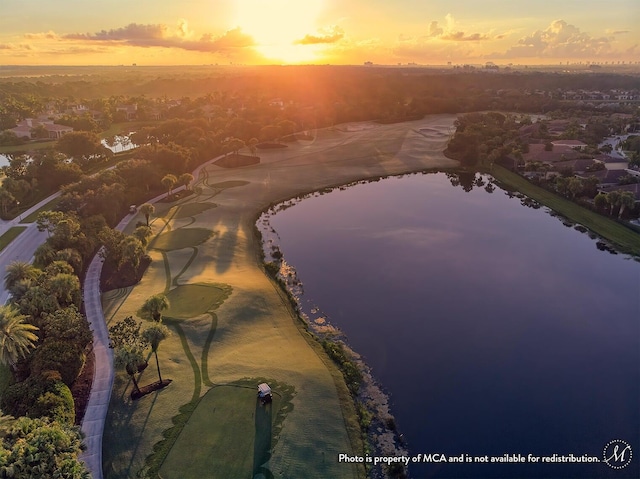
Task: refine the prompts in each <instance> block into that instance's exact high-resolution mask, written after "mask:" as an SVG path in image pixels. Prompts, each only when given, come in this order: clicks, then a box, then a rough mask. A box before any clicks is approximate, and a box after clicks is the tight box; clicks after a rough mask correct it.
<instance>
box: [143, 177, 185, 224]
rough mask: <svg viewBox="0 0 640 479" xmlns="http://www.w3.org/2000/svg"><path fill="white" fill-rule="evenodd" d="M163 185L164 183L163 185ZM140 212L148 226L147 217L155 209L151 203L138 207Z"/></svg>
mask: <svg viewBox="0 0 640 479" xmlns="http://www.w3.org/2000/svg"><path fill="white" fill-rule="evenodd" d="M192 178H193V177H192ZM163 185H164V183H163ZM140 211H141V212H142V214H143V215H144V217H145V219H146V220H147V226H149V217H150V216H151V215H152V214H153V213H155V211H156V207H155V206H153V205H152V204H151V203H145V204H143V205H142V206H140Z"/></svg>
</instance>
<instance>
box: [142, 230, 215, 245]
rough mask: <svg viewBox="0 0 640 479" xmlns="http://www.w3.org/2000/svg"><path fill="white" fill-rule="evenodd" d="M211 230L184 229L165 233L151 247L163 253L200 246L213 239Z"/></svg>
mask: <svg viewBox="0 0 640 479" xmlns="http://www.w3.org/2000/svg"><path fill="white" fill-rule="evenodd" d="M211 234H212V233H211V230H208V229H205V228H182V229H178V230H174V231H169V232H168V233H163V234H161V235H160V236H158V237H157V238H156V239H155V240H154V241H152V243H151V245H150V247H151V248H154V249H159V250H163V251H171V250H174V249H182V248H188V247H190V246H198V245H199V244H202V243H204V242H205V241H207V240H208V239H209V238H210V237H211Z"/></svg>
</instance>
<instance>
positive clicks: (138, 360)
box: [114, 344, 144, 395]
mask: <svg viewBox="0 0 640 479" xmlns="http://www.w3.org/2000/svg"><path fill="white" fill-rule="evenodd" d="M114 363H115V366H116V367H117V368H124V369H125V371H127V374H128V375H129V376H130V377H131V380H132V381H133V388H134V391H135V393H136V394H138V395H140V394H141V393H140V387H139V386H138V381H137V380H136V373H137V372H138V366H140V365H141V364H143V363H144V357H143V355H142V349H141V348H139V347H136V346H133V345H131V344H123V345H121V346H120V347H118V348H116V350H115V355H114Z"/></svg>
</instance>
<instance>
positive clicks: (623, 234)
mask: <svg viewBox="0 0 640 479" xmlns="http://www.w3.org/2000/svg"><path fill="white" fill-rule="evenodd" d="M491 174H492V175H493V177H494V178H496V180H498V181H500V182H502V183H504V184H506V185H508V186H510V187H512V188H514V189H516V190H518V191H520V192H521V193H524V194H525V195H527V196H528V197H530V198H532V199H534V200H536V201H538V202H539V203H542V204H543V205H545V206H547V207H549V208H551V209H552V210H553V211H555V212H557V213H560V214H561V215H562V216H565V217H566V218H568V219H570V220H572V221H575V222H576V223H580V224H581V225H583V226H585V227H586V228H589V229H590V230H591V231H593V232H594V233H596V234H598V235H600V236H602V237H603V238H606V239H608V240H609V241H612V242H613V243H615V244H616V245H618V246H619V247H620V249H621V250H622V251H623V252H625V253H630V254H634V255H640V234H638V233H635V232H633V231H632V230H630V229H629V228H626V227H625V226H623V225H621V224H619V223H617V222H615V221H613V220H611V219H609V218H606V217H604V216H602V215H599V214H598V213H595V212H593V211H590V210H588V209H586V208H583V207H582V206H580V205H578V204H576V203H574V202H572V201H569V200H567V199H565V198H562V197H561V196H558V195H556V194H554V193H551V192H550V191H547V190H545V189H543V188H540V187H539V186H536V185H534V184H532V183H530V182H529V181H527V180H526V179H525V178H523V177H521V176H520V175H517V174H515V173H513V172H511V171H509V170H507V169H506V168H503V167H501V166H498V165H494V166H493V170H492V171H491Z"/></svg>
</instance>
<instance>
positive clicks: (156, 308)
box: [142, 293, 171, 322]
mask: <svg viewBox="0 0 640 479" xmlns="http://www.w3.org/2000/svg"><path fill="white" fill-rule="evenodd" d="M170 306H171V304H170V303H169V298H167V297H166V296H165V295H164V294H162V293H159V294H154V295H153V296H151V297H150V298H148V299H147V300H146V301H145V302H144V304H143V305H142V311H143V312H144V313H146V314H148V315H149V316H151V318H152V319H153V320H154V321H156V322H160V321H161V320H162V311H164V310H165V309H169V307H170Z"/></svg>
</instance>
